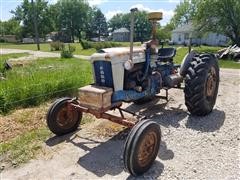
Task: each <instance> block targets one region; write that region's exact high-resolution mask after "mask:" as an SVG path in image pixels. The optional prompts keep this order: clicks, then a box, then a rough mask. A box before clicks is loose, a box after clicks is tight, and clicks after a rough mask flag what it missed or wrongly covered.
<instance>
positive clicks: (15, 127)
mask: <svg viewBox="0 0 240 180" xmlns="http://www.w3.org/2000/svg"><path fill="white" fill-rule="evenodd" d="M49 106H50V103H45V104H42V105H41V106H39V107H33V108H26V109H19V110H16V111H14V112H13V113H11V114H9V115H6V116H3V115H0V142H4V141H7V140H9V139H12V138H14V137H17V136H18V135H21V134H24V133H25V132H28V131H30V130H33V129H37V128H39V127H42V126H44V125H45V121H46V118H45V117H46V112H47V109H48V107H49Z"/></svg>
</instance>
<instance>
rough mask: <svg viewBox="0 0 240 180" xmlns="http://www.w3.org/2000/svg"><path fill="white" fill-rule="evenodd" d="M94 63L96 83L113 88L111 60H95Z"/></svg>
mask: <svg viewBox="0 0 240 180" xmlns="http://www.w3.org/2000/svg"><path fill="white" fill-rule="evenodd" d="M93 65H94V72H95V80H96V82H95V83H96V85H98V86H105V87H111V88H113V76H112V65H111V62H108V61H95V62H94V63H93Z"/></svg>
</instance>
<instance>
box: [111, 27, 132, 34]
mask: <svg viewBox="0 0 240 180" xmlns="http://www.w3.org/2000/svg"><path fill="white" fill-rule="evenodd" d="M123 32H130V31H129V30H128V29H127V28H120V29H116V30H114V31H113V33H123Z"/></svg>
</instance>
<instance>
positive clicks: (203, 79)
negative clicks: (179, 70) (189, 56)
mask: <svg viewBox="0 0 240 180" xmlns="http://www.w3.org/2000/svg"><path fill="white" fill-rule="evenodd" d="M218 86H219V66H218V62H217V59H216V57H215V56H213V55H211V54H200V55H197V56H195V57H194V58H193V60H192V62H191V65H190V66H189V68H188V69H187V72H186V77H185V89H184V93H185V104H186V106H187V108H188V111H189V112H190V113H191V114H193V115H198V116H204V115H207V114H209V113H210V112H211V111H212V109H213V106H214V105H215V102H216V98H217V93H218Z"/></svg>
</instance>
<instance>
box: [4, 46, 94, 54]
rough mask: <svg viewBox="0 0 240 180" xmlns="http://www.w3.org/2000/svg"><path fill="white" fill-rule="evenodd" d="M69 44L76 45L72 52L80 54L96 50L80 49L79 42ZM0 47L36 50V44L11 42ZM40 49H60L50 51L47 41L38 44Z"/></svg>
mask: <svg viewBox="0 0 240 180" xmlns="http://www.w3.org/2000/svg"><path fill="white" fill-rule="evenodd" d="M70 44H71V45H73V46H75V47H76V51H75V52H74V54H81V55H86V56H89V55H92V54H93V53H95V52H96V50H95V49H82V46H81V45H80V44H79V43H70ZM0 48H4V49H22V50H33V51H37V45H36V44H11V43H1V44H0ZM40 51H45V52H59V53H60V51H51V50H50V44H49V43H42V44H40Z"/></svg>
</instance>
